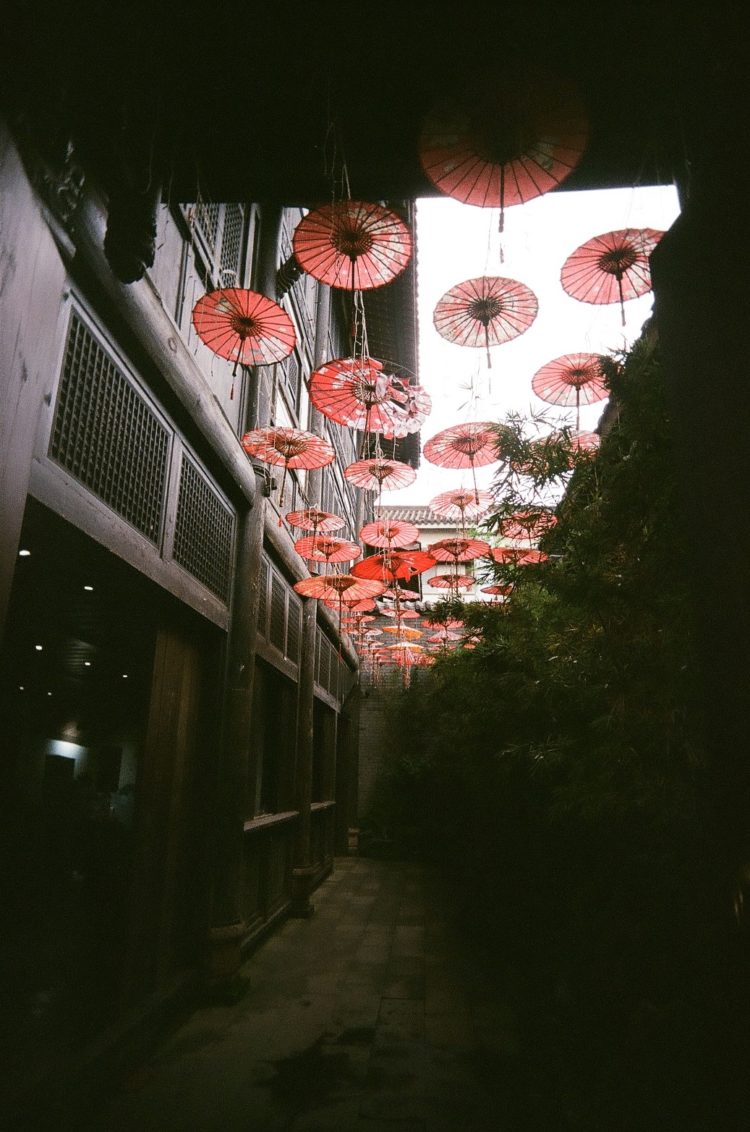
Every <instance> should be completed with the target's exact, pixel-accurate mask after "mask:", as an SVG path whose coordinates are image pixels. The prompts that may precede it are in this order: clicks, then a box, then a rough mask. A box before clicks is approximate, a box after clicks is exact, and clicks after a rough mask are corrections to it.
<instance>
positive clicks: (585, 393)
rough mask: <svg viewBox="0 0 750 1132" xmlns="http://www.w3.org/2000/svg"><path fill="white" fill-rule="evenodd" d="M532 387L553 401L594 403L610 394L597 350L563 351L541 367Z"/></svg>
mask: <svg viewBox="0 0 750 1132" xmlns="http://www.w3.org/2000/svg"><path fill="white" fill-rule="evenodd" d="M531 388H532V389H533V391H534V392H535V393H536V395H537V397H540V398H541V399H542V401H547V402H548V403H549V404H551V405H592V404H594V402H596V401H603V400H604V399H605V397H609V390H608V389H607V385H606V382H605V378H604V374H603V373H602V366H601V360H600V357H599V355H598V354H563V355H562V356H561V357H559V358H554V359H553V360H552V361H551V362H547V363H546V365H543V366H542V367H541V369H538V370H537V371H536V373H535V374H534V376H533V378H532V380H531Z"/></svg>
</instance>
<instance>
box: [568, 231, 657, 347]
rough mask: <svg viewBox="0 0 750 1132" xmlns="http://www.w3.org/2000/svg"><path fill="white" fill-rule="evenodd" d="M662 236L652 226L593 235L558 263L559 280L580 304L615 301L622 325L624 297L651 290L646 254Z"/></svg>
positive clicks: (631, 297)
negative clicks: (618, 308) (559, 270)
mask: <svg viewBox="0 0 750 1132" xmlns="http://www.w3.org/2000/svg"><path fill="white" fill-rule="evenodd" d="M663 235H664V233H663V232H660V231H657V230H655V229H654V228H623V229H620V230H618V231H617V232H605V233H604V234H603V235H602V236H594V237H593V239H591V240H587V241H586V243H585V244H581V246H580V247H579V248H576V250H575V251H574V252H572V253H571V254H570V255H569V256H568V258H567V259H566V260H565V263H564V264H563V266H562V271H561V272H560V282H561V283H562V285H563V290H565V291H566V292H567V293H568V294H569V295H570V296H571V298H573V299H579V300H580V301H581V302H582V303H605V304H606V303H618V302H619V304H620V311H621V313H622V325H623V326H624V325H625V306H624V303H625V300H626V299H635V298H637V297H638V296H639V295H645V294H646V292H647V291H650V290H651V270H650V268H649V256H650V255H651V253H652V251H653V250H654V248H655V247H656V245H657V244H658V243H659V240H660V239H661V238H662V236H663Z"/></svg>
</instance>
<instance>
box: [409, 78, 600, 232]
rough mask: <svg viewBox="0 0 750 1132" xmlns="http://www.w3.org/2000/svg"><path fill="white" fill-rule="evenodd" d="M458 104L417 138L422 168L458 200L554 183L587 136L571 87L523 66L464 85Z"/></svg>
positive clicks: (525, 193)
mask: <svg viewBox="0 0 750 1132" xmlns="http://www.w3.org/2000/svg"><path fill="white" fill-rule="evenodd" d="M461 102H462V104H461V105H458V104H454V105H450V104H447V105H443V106H442V107H440V108H437V109H436V110H434V111H433V112H432V113H431V114H430V116H429V117H428V118H427V120H426V122H425V124H424V127H423V130H422V135H421V138H420V147H419V148H420V160H421V162H422V167H423V168H424V171H425V173H426V174H427V176H428V177H429V178H430V180H431V181H432V182H433V184H434V185H436V187H437V188H438V189H440V190H441V192H444V193H447V194H448V196H451V197H454V198H455V199H456V200H460V201H463V203H464V204H473V205H478V206H480V207H483V208H488V207H493V208H500V211H501V231H502V212H503V209H504V208H505V207H506V206H508V205H514V204H522V203H523V202H524V201H527V200H532V199H533V198H534V197H537V196H540V195H541V194H542V193H546V192H549V190H550V189H554V188H555V187H556V186H557V185H559V184H560V183H561V182H562V181H564V180H565V178H566V177H567V176H568V174H569V173H570V172H571V171H572V170H573V169H574V168H575V167H576V165H577V164H578V162H579V161H580V159H581V155H582V153H583V151H584V148H585V146H586V141H587V135H588V122H587V116H586V112H585V110H584V107H583V104H582V103H581V101H580V99H579V97H578V94H577V93H576V91H575V90H574V89H573V88H572V87H571V86H570V85H568V84H567V83H565V82H562V81H561V80H559V79H558V78H557V77H556V76H552V75H547V74H540V73H538V72H537V71H536V70H534V69H533V68H531V67H526V66H524V67H523V68H519V67H512V68H508V69H506V68H503V70H502V71H501V72H500V74H499V76H494V75H493V79H492V85H491V86H490V85H489V84H487V83H486V82H484V83H482V84H481V85H479V84H478V83H474V84H472V86H471V87H469V89H468V90H467V91H466V92H465V94H464V96H463V99H462V100H461Z"/></svg>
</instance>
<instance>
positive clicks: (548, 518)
mask: <svg viewBox="0 0 750 1132" xmlns="http://www.w3.org/2000/svg"><path fill="white" fill-rule="evenodd" d="M556 522H557V517H556V516H555V515H553V514H552V512H551V511H544V510H539V511H516V512H515V514H513V515H509V516H508V518H507V519H503V520H502V522H501V523H500V527H499V531H500V534H501V536H502V537H503V538H509V539H529V541H531V539H535V538H541V536H542V535H543V534H544V533H545V532H546V531H548V530H549V529H550V528H551V527H554V525H555V523H556Z"/></svg>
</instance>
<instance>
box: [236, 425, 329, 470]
mask: <svg viewBox="0 0 750 1132" xmlns="http://www.w3.org/2000/svg"><path fill="white" fill-rule="evenodd" d="M242 447H243V448H244V449H245V451H246V452H247V454H248V456H255V457H256V459H258V460H263V461H264V462H265V463H267V464H283V465H284V466H285V467H288V468H322V467H324V466H325V465H326V464H330V463H332V461H333V459H334V457H335V452H334V450H333V446H332V445H331V444H330V443H329V441H327V440H326V439H325V438H324V437H322V436H317V435H316V433H314V432H305V431H304V430H303V429H300V428H256V429H253V430H252V431H251V432H246V433H245V435H244V436H243V437H242Z"/></svg>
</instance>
